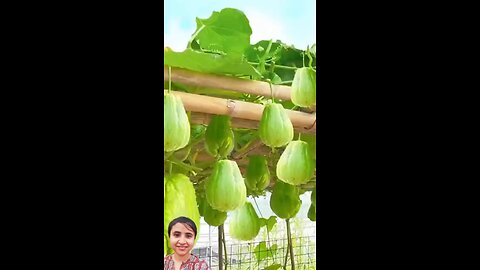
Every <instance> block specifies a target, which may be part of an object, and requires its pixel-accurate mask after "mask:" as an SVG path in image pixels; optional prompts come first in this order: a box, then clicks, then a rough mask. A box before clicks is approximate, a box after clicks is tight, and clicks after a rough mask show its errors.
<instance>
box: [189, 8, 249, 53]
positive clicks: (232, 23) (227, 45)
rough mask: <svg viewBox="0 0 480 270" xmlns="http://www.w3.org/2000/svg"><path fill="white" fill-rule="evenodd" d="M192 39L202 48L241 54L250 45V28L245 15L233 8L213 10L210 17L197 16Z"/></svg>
mask: <svg viewBox="0 0 480 270" xmlns="http://www.w3.org/2000/svg"><path fill="white" fill-rule="evenodd" d="M194 35H195V38H194V40H195V41H196V42H197V43H198V45H200V48H201V49H203V50H210V51H215V52H224V53H227V54H232V55H242V54H243V52H244V51H245V49H247V48H248V47H249V46H250V36H251V35H252V28H250V23H249V22H248V19H247V16H245V14H244V13H243V12H242V11H240V10H238V9H233V8H225V9H222V10H221V11H220V12H217V11H214V12H213V13H212V15H211V16H210V18H208V19H199V18H197V30H196V32H195V34H194Z"/></svg>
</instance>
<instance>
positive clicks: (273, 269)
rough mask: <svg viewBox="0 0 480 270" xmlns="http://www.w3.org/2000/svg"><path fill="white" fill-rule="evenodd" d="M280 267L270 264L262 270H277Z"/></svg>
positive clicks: (279, 265) (276, 264)
mask: <svg viewBox="0 0 480 270" xmlns="http://www.w3.org/2000/svg"><path fill="white" fill-rule="evenodd" d="M280 267H282V265H281V264H279V263H275V264H272V265H270V266H268V267H266V268H264V269H263V270H277V269H278V268H280Z"/></svg>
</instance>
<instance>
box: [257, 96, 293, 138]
mask: <svg viewBox="0 0 480 270" xmlns="http://www.w3.org/2000/svg"><path fill="white" fill-rule="evenodd" d="M258 130H259V136H260V139H261V140H262V142H263V143H264V144H265V145H268V146H270V147H282V146H285V145H287V144H288V143H289V142H290V141H291V140H292V139H293V125H292V122H291V121H290V118H289V117H288V115H287V111H286V110H285V109H284V108H283V106H282V104H278V103H269V104H267V105H265V108H264V109H263V113H262V118H261V119H260V126H259V129H258Z"/></svg>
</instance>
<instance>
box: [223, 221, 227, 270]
mask: <svg viewBox="0 0 480 270" xmlns="http://www.w3.org/2000/svg"><path fill="white" fill-rule="evenodd" d="M222 227H223V225H222ZM222 241H223V250H224V251H225V270H227V265H228V258H227V244H225V230H224V229H222Z"/></svg>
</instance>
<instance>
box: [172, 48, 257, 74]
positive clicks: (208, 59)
mask: <svg viewBox="0 0 480 270" xmlns="http://www.w3.org/2000/svg"><path fill="white" fill-rule="evenodd" d="M163 64H164V65H166V66H172V67H179V68H185V69H189V70H193V71H198V72H203V73H215V74H232V75H249V76H253V77H255V78H257V77H258V76H260V74H259V73H257V71H256V69H255V68H253V67H252V66H251V65H250V64H249V63H248V62H246V61H245V60H242V59H241V58H239V57H234V56H230V55H218V54H212V53H203V52H197V51H194V50H191V49H187V50H185V51H183V52H174V51H168V52H165V53H164V57H163Z"/></svg>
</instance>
